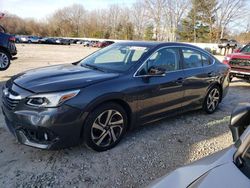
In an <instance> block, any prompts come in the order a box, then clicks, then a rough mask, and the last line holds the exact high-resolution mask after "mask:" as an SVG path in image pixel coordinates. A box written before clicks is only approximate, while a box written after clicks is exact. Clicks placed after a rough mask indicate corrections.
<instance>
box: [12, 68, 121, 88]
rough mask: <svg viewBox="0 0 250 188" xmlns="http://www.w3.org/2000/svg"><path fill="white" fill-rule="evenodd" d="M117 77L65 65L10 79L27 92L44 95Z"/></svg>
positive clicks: (24, 73)
mask: <svg viewBox="0 0 250 188" xmlns="http://www.w3.org/2000/svg"><path fill="white" fill-rule="evenodd" d="M118 76H119V74H118V73H105V72H101V71H97V70H92V69H89V68H85V67H81V66H78V65H73V64H67V65H57V66H50V67H44V68H39V69H33V70H29V71H26V72H23V73H21V74H18V75H16V76H14V77H12V81H13V82H14V83H15V84H16V85H18V86H20V87H22V88H24V89H27V90H29V91H32V92H35V93H44V92H54V91H61V90H70V89H76V88H84V87H87V86H89V85H92V84H95V83H98V82H102V81H105V80H108V79H113V78H115V77H118Z"/></svg>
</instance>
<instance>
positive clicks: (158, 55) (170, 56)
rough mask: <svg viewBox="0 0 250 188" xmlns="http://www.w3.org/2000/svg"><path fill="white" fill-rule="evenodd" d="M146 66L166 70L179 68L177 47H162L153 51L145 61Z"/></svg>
mask: <svg viewBox="0 0 250 188" xmlns="http://www.w3.org/2000/svg"><path fill="white" fill-rule="evenodd" d="M147 63H148V67H149V68H150V67H152V66H155V67H160V68H163V69H165V70H166V71H167V72H168V71H175V70H178V69H179V50H178V48H164V49H161V50H159V51H157V52H155V53H154V54H153V55H152V56H151V57H150V58H149V60H148V61H147Z"/></svg>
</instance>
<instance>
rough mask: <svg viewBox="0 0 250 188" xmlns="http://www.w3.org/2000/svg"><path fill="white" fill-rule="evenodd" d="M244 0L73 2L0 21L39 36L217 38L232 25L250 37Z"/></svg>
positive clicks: (244, 37)
mask: <svg viewBox="0 0 250 188" xmlns="http://www.w3.org/2000/svg"><path fill="white" fill-rule="evenodd" d="M249 8H250V5H249V3H247V0H137V1H136V2H135V3H134V4H133V5H131V6H129V7H124V6H121V5H111V6H109V7H108V8H106V9H100V10H92V11H88V10H86V9H85V8H84V6H83V5H81V4H73V5H72V6H68V7H65V8H62V9H59V10H56V11H55V12H54V13H53V14H52V15H50V16H49V17H47V18H46V19H45V21H36V20H34V19H23V18H20V17H18V16H16V15H12V14H9V13H6V16H5V17H4V18H3V19H2V20H0V24H1V25H3V26H4V27H5V28H6V29H7V31H8V32H9V33H12V34H21V35H38V36H60V37H86V38H87V37H89V38H106V39H125V40H157V41H185V42H217V41H218V40H219V39H220V38H225V37H230V35H232V30H231V29H232V27H234V24H237V23H241V24H242V25H238V27H242V28H241V29H240V31H241V33H238V34H237V36H236V37H238V39H239V40H244V41H247V40H249V39H250V32H249V30H248V29H249V27H248V25H249V24H250V22H249V21H248V20H249V19H246V18H247V17H248V18H250V16H249V13H248V12H249V11H248V10H249Z"/></svg>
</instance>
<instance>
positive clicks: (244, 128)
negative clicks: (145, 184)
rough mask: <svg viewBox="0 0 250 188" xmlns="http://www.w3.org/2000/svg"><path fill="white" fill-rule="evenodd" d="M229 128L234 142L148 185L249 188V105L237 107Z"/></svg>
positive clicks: (183, 187)
mask: <svg viewBox="0 0 250 188" xmlns="http://www.w3.org/2000/svg"><path fill="white" fill-rule="evenodd" d="M229 127H230V130H231V131H232V135H233V140H234V141H235V144H234V145H232V146H231V147H229V148H227V149H224V150H222V151H219V152H217V153H215V154H213V155H210V156H208V157H205V158H203V159H201V160H198V161H196V162H194V163H192V164H190V165H188V166H185V167H182V168H179V169H177V170H175V171H174V172H172V173H170V174H169V175H167V176H165V177H162V178H160V179H158V180H156V181H155V182H154V183H152V184H151V185H150V186H149V187H151V188H165V187H178V188H194V187H195V188H208V187H232V188H238V187H240V188H248V187H250V104H242V105H241V106H239V107H237V108H236V109H235V111H234V112H233V113H232V116H231V122H230V125H229Z"/></svg>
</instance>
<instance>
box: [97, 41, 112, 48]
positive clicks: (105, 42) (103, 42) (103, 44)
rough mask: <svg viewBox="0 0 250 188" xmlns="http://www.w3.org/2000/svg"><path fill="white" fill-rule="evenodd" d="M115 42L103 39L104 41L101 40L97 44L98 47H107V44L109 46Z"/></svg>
mask: <svg viewBox="0 0 250 188" xmlns="http://www.w3.org/2000/svg"><path fill="white" fill-rule="evenodd" d="M113 43H115V42H114V41H102V42H99V43H98V44H97V47H98V48H104V47H107V46H109V45H111V44H113Z"/></svg>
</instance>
